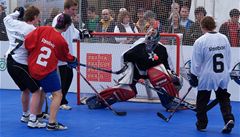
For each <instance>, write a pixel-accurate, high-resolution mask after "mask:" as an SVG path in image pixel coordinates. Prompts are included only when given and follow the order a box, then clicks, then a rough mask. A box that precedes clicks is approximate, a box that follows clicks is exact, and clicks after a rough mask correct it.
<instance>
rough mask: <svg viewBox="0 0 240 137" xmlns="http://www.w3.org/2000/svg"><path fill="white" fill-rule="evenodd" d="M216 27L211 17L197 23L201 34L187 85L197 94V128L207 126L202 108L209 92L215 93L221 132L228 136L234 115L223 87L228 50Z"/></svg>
mask: <svg viewBox="0 0 240 137" xmlns="http://www.w3.org/2000/svg"><path fill="white" fill-rule="evenodd" d="M215 28H216V24H215V21H214V19H213V18H212V17H210V16H207V17H204V18H203V19H202V20H201V29H202V31H203V32H204V35H203V36H201V37H200V38H198V39H197V40H196V41H195V43H194V45H193V54H192V64H191V74H190V75H191V77H192V80H193V81H192V82H190V83H191V85H193V86H198V87H197V88H198V94H197V114H196V116H197V123H196V126H197V129H198V130H199V131H204V130H205V129H206V127H207V124H208V118H207V113H206V106H207V104H208V102H209V100H210V96H211V90H214V91H215V94H216V98H217V100H218V102H219V105H220V109H221V112H222V116H223V119H224V122H225V126H224V128H223V130H222V133H230V132H231V130H232V128H233V127H234V116H233V114H232V108H231V104H230V94H229V93H228V92H227V86H228V83H229V80H230V71H231V70H230V62H231V51H230V43H229V41H228V39H227V37H226V36H224V35H222V34H220V33H218V32H215V31H214V30H215Z"/></svg>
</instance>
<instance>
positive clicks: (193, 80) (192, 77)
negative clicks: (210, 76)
mask: <svg viewBox="0 0 240 137" xmlns="http://www.w3.org/2000/svg"><path fill="white" fill-rule="evenodd" d="M187 75H188V79H189V84H190V85H191V86H192V87H197V86H198V78H197V76H195V75H194V74H192V73H191V72H189V73H188V74H187Z"/></svg>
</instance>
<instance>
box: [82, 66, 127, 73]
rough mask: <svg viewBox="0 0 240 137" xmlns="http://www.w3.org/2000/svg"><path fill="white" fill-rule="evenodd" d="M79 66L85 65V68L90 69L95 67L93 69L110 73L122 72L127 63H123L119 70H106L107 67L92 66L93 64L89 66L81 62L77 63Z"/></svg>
mask: <svg viewBox="0 0 240 137" xmlns="http://www.w3.org/2000/svg"><path fill="white" fill-rule="evenodd" d="M79 65H80V66H83V67H86V68H91V69H95V70H99V71H103V72H107V73H112V74H117V75H118V74H121V73H122V72H124V71H125V70H126V69H127V68H128V66H127V65H124V66H123V67H122V68H121V69H120V70H118V71H112V70H107V69H104V68H98V67H94V66H90V65H86V64H82V63H79Z"/></svg>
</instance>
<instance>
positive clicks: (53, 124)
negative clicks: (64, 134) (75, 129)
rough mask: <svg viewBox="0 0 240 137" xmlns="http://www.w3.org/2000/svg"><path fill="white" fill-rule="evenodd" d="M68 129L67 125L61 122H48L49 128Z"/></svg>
mask: <svg viewBox="0 0 240 137" xmlns="http://www.w3.org/2000/svg"><path fill="white" fill-rule="evenodd" d="M66 129H68V128H67V127H66V126H64V125H63V124H61V123H57V122H55V123H48V125H47V130H66Z"/></svg>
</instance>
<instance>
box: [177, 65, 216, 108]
mask: <svg viewBox="0 0 240 137" xmlns="http://www.w3.org/2000/svg"><path fill="white" fill-rule="evenodd" d="M190 67H191V60H188V61H187V62H186V63H185V64H184V67H180V75H181V76H182V77H183V78H184V79H185V80H186V81H189V77H188V75H187V73H188V72H189V71H190ZM187 71H188V72H187ZM217 104H218V100H217V99H214V100H213V101H211V102H210V103H209V104H208V105H207V109H206V111H209V110H211V109H212V108H213V107H215V106H216V105H217Z"/></svg>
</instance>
